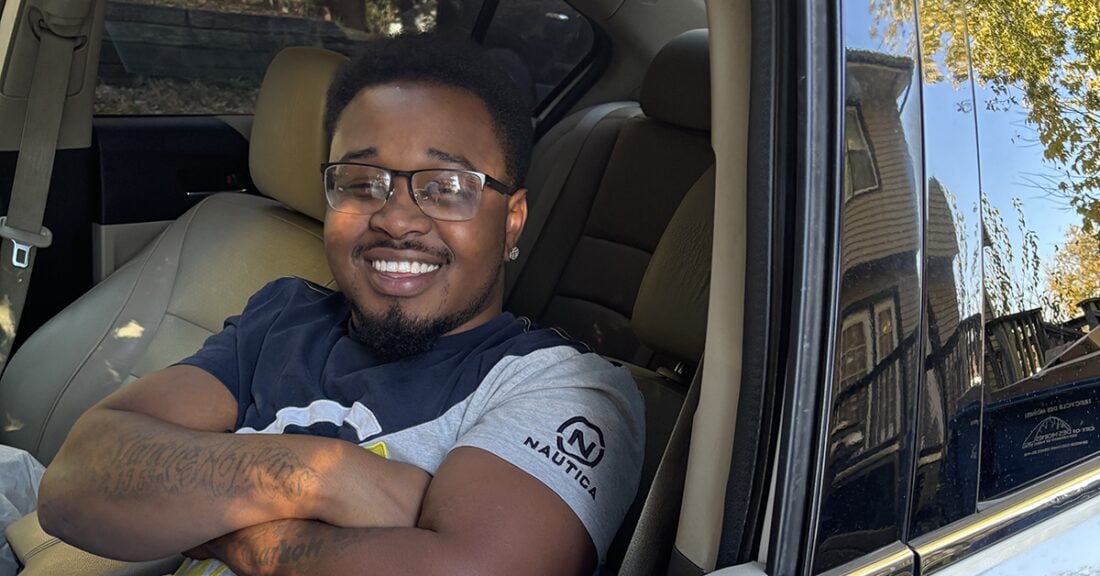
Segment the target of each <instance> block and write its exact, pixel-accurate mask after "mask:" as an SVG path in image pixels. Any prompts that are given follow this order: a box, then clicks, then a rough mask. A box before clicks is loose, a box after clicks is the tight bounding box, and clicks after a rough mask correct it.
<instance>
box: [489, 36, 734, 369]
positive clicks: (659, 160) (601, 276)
mask: <svg viewBox="0 0 1100 576" xmlns="http://www.w3.org/2000/svg"><path fill="white" fill-rule="evenodd" d="M709 67H710V60H709V51H708V42H707V31H706V30H693V31H690V32H685V33H684V34H681V35H680V36H677V37H676V38H674V39H673V40H671V41H670V42H669V43H668V44H667V45H666V46H665V47H664V48H662V49H661V51H660V52H659V53H658V54H657V56H656V57H655V58H654V59H653V62H652V64H650V67H649V70H648V72H647V73H646V77H645V80H644V82H643V84H642V90H641V96H640V108H641V112H643V113H644V115H643V114H639V113H638V109H637V108H632V107H626V108H621V109H619V110H616V111H614V112H612V113H611V114H609V115H608V116H606V117H605V118H603V119H602V120H601V121H600V122H598V123H597V124H596V125H595V126H593V127H592V128H591V131H590V132H589V134H587V136H586V137H585V138H583V144H582V148H581V150H580V154H579V156H578V157H577V160H576V162H575V163H574V164H573V166H572V171H571V173H570V174H569V176H568V177H567V178H566V179H565V184H564V187H563V188H562V190H561V192H560V194H559V196H558V198H557V199H556V202H555V203H554V206H553V209H552V210H551V212H550V214H549V216H548V217H547V219H546V223H545V225H544V227H543V228H542V230H541V233H540V234H539V237H538V239H537V241H536V243H535V245H534V248H533V250H532V252H531V253H530V254H529V255H525V256H523V257H524V258H527V259H528V260H527V261H526V262H525V264H524V267H523V270H522V273H521V274H520V276H519V277H518V279H517V280H516V283H515V285H514V288H513V290H512V292H511V293H510V294H509V297H508V299H507V301H506V303H505V309H506V310H509V311H511V312H513V313H515V314H517V315H521V316H527V317H529V318H531V319H533V320H534V321H535V322H537V323H538V324H542V325H546V326H556V327H559V328H562V329H564V330H565V331H566V332H568V333H569V334H570V335H571V336H573V337H574V338H577V339H578V340H581V341H583V342H586V343H588V344H589V345H590V346H592V347H593V349H595V350H596V351H597V352H599V353H601V354H604V355H606V356H610V357H613V358H618V359H620V360H623V361H625V362H629V363H632V364H637V365H640V366H656V365H659V364H662V363H663V362H660V361H658V362H654V359H653V351H652V350H650V349H649V348H648V347H646V346H645V345H644V344H642V343H641V342H639V340H638V339H637V338H636V337H635V335H634V333H633V332H632V331H631V328H630V317H631V310H632V308H633V307H634V301H635V298H636V296H637V294H638V287H639V285H640V284H641V280H642V275H643V274H644V273H645V271H646V266H647V265H648V264H649V260H650V257H651V255H652V254H653V250H654V249H655V248H656V246H657V242H658V240H659V239H660V238H661V234H662V232H663V231H664V230H665V227H666V226H667V225H668V222H669V219H670V218H671V217H672V214H673V212H674V211H675V210H676V207H677V206H678V205H679V204H680V200H681V199H682V198H683V197H684V194H685V193H687V191H688V189H689V188H691V186H692V185H693V184H695V183H696V182H697V181H698V180H699V178H700V177H701V176H703V174H704V172H706V171H707V169H708V168H710V167H711V166H712V165H713V164H714V153H713V152H712V151H711V147H710V70H709ZM588 112H589V110H581V111H580V112H577V113H574V114H572V115H570V117H568V118H566V119H564V120H563V121H562V122H561V123H560V124H559V125H558V126H556V127H555V128H553V129H551V131H550V132H549V133H547V135H546V137H544V138H543V140H541V141H540V142H539V145H538V146H537V147H536V149H535V159H534V162H533V165H532V167H531V171H530V178H529V179H528V183H529V186H530V193H529V194H530V196H529V199H528V206H529V207H530V206H533V205H535V204H536V203H537V202H538V195H539V194H545V193H548V192H547V191H546V190H542V189H541V187H542V186H543V185H544V184H545V183H546V181H547V180H548V179H551V176H550V172H551V171H552V170H554V169H557V168H558V167H559V156H560V155H562V154H571V153H574V152H573V151H570V150H562V149H561V147H562V142H563V141H565V140H567V138H568V132H569V131H570V130H576V129H577V128H576V127H577V124H578V123H579V122H580V119H581V118H583V117H584V115H585V114H586V113H588Z"/></svg>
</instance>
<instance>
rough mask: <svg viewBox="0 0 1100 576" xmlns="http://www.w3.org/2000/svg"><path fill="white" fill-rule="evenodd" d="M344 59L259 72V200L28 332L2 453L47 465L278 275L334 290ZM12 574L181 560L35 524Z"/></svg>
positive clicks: (305, 52) (205, 205) (214, 215)
mask: <svg viewBox="0 0 1100 576" xmlns="http://www.w3.org/2000/svg"><path fill="white" fill-rule="evenodd" d="M344 60H345V58H344V57H343V56H340V55H339V54H336V53H333V52H329V51H326V50H321V49H317V48H291V49H288V50H285V51H283V52H281V53H279V55H278V56H277V57H276V58H275V60H274V61H273V62H272V63H271V65H270V66H269V67H268V71H267V75H266V76H265V77H264V82H263V86H262V87H261V90H260V95H259V99H258V100H257V103H256V114H255V118H254V121H253V127H252V135H251V148H250V152H249V168H250V170H251V173H252V178H253V181H254V182H255V183H256V186H257V188H258V189H259V190H260V191H262V192H263V193H264V194H265V195H266V196H267V197H263V196H250V195H243V194H219V195H215V196H212V197H210V198H208V199H207V200H205V201H203V202H202V203H200V204H199V205H197V206H195V207H194V208H192V209H191V210H189V211H188V212H187V213H186V214H184V215H183V216H181V217H180V218H179V219H178V220H177V221H176V222H174V223H173V224H172V225H171V226H170V227H169V228H168V230H166V231H165V232H164V234H163V235H161V236H160V237H159V238H158V239H157V240H156V241H155V242H154V243H153V244H152V245H150V246H149V247H147V248H146V249H145V250H144V251H143V252H142V253H141V254H140V255H138V256H137V257H136V258H134V260H133V261H131V262H129V263H128V264H127V265H126V266H124V267H123V268H122V269H120V270H118V271H117V272H116V273H114V274H112V275H111V276H110V277H109V278H107V279H106V280H105V281H103V282H102V283H100V284H99V285H97V286H96V287H94V288H93V289H92V290H90V291H89V292H88V293H87V294H85V295H84V296H83V297H81V298H80V299H79V300H77V301H76V302H74V303H73V304H72V305H70V306H69V307H67V308H66V309H65V310H64V311H62V312H61V313H60V314H58V315H57V316H56V317H55V318H53V319H52V320H50V321H49V322H48V323H47V324H46V325H44V326H43V327H42V328H41V329H39V330H38V331H37V332H35V333H34V334H33V335H32V336H31V337H30V339H28V340H27V342H26V343H25V344H24V345H23V347H22V348H21V349H20V350H19V352H18V354H16V355H15V356H14V357H13V358H12V360H11V363H10V364H9V366H8V369H7V371H6V372H5V373H4V377H3V379H2V380H0V406H2V407H3V408H2V409H3V412H4V418H5V420H4V422H5V423H6V424H5V426H3V427H2V428H0V443H3V444H8V445H11V446H16V447H18V448H23V449H24V450H27V451H28V452H30V453H31V454H34V455H35V456H36V457H37V458H38V459H39V460H40V461H42V462H43V463H44V464H49V462H50V460H52V459H53V457H54V455H55V454H56V453H57V450H58V449H59V448H60V447H61V443H62V442H63V441H64V439H65V436H66V435H67V434H68V431H69V428H70V427H72V425H73V424H74V423H75V421H76V419H77V418H78V417H79V416H80V414H82V413H83V412H84V411H85V410H87V409H88V408H89V407H91V406H92V405H93V404H95V403H96V402H98V401H99V400H101V399H102V398H103V397H105V396H106V395H107V394H109V393H111V392H113V391H114V390H115V389H116V388H118V387H119V386H121V385H123V384H125V383H126V382H129V381H131V380H134V379H136V378H138V377H141V376H142V375H144V374H148V373H149V372H152V371H155V370H158V369H160V368H163V367H165V366H168V365H170V364H172V363H173V362H176V361H178V360H180V359H181V358H183V357H185V356H187V355H188V354H191V353H192V352H194V351H195V350H198V349H199V347H200V346H201V345H202V343H203V341H204V340H205V339H206V338H207V337H208V336H210V335H211V334H213V333H215V332H217V331H219V330H221V327H222V323H223V321H224V319H225V318H226V317H228V316H231V315H233V314H237V313H239V312H240V311H241V310H242V309H243V308H244V305H245V302H246V301H247V300H248V297H249V296H251V295H252V293H254V292H255V291H256V290H258V289H259V288H260V287H261V286H263V285H264V284H266V283H267V282H269V281H270V280H273V279H275V278H278V277H281V276H300V277H302V278H307V279H309V280H312V281H314V282H317V283H319V284H331V283H332V274H331V273H330V272H329V268H328V264H327V262H326V261H325V256H324V246H323V241H322V232H321V228H322V227H321V221H322V220H323V219H324V214H325V204H324V202H325V201H324V191H323V189H322V185H321V182H320V178H319V176H318V173H317V166H318V165H320V163H321V162H323V161H325V160H326V159H327V158H328V146H327V139H326V137H325V135H324V131H323V128H322V125H323V111H324V95H325V91H326V90H327V88H328V85H329V83H330V82H331V80H332V77H333V75H334V74H335V72H336V69H337V67H339V65H340V64H341V63H342V62H343V61H344ZM7 535H8V539H9V541H10V543H11V545H12V550H13V551H14V552H15V554H16V557H17V558H21V559H22V561H23V562H25V563H26V569H25V570H24V571H23V572H22V574H24V575H26V576H35V575H41V576H47V575H51V576H52V575H56V574H113V575H130V574H133V575H137V574H163V573H165V572H172V571H174V570H175V569H176V567H177V566H178V565H179V562H180V558H178V557H177V558H170V559H166V560H163V561H160V562H145V563H138V564H132V563H124V562H117V561H114V560H108V559H105V558H100V557H97V556H93V555H91V554H88V553H86V552H83V551H81V550H78V549H76V548H74V547H72V546H68V545H67V544H65V543H63V542H60V541H59V540H57V539H56V538H53V537H51V536H49V535H47V534H45V533H44V532H43V531H42V529H41V527H40V526H39V525H38V521H37V517H36V516H35V515H34V514H31V515H29V516H27V517H25V518H23V519H22V520H20V521H18V522H16V523H15V524H13V525H11V526H9V527H8V530H7Z"/></svg>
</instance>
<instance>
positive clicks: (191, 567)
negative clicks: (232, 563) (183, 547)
mask: <svg viewBox="0 0 1100 576" xmlns="http://www.w3.org/2000/svg"><path fill="white" fill-rule="evenodd" d="M227 573H231V572H229V567H228V566H226V565H225V564H222V563H221V562H219V561H217V560H214V559H213V558H211V559H210V560H191V559H188V560H184V562H183V564H182V565H180V567H179V570H176V571H175V572H173V573H172V576H222V575H223V574H227Z"/></svg>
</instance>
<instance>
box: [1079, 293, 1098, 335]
mask: <svg viewBox="0 0 1100 576" xmlns="http://www.w3.org/2000/svg"><path fill="white" fill-rule="evenodd" d="M1077 307H1078V308H1080V309H1081V311H1082V312H1084V313H1085V322H1087V323H1088V326H1089V329H1090V330H1092V329H1096V328H1098V327H1100V298H1088V299H1085V300H1082V301H1080V302H1078V303H1077Z"/></svg>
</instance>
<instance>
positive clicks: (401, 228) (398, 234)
mask: <svg viewBox="0 0 1100 576" xmlns="http://www.w3.org/2000/svg"><path fill="white" fill-rule="evenodd" d="M410 184H411V183H410V182H409V179H408V178H407V177H405V176H397V177H395V178H394V182H393V194H391V195H390V198H389V200H386V203H385V204H383V205H382V208H381V209H379V210H378V211H377V212H375V213H374V214H371V217H370V226H371V228H373V229H375V230H378V231H380V232H384V233H385V234H386V235H388V236H390V237H391V238H403V237H405V236H409V235H417V234H427V233H428V231H430V230H431V228H432V219H431V218H429V217H428V216H427V215H425V214H424V212H423V211H422V210H420V206H417V204H416V200H414V199H413V195H412V189H411V188H410Z"/></svg>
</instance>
